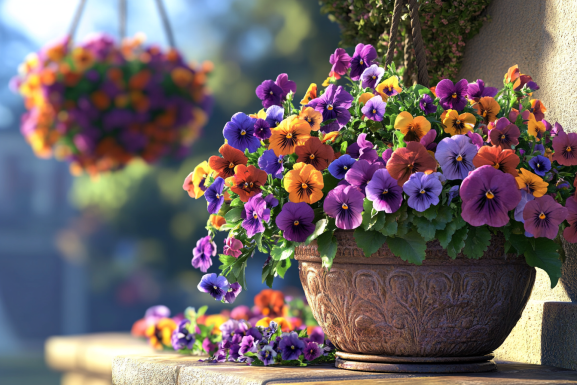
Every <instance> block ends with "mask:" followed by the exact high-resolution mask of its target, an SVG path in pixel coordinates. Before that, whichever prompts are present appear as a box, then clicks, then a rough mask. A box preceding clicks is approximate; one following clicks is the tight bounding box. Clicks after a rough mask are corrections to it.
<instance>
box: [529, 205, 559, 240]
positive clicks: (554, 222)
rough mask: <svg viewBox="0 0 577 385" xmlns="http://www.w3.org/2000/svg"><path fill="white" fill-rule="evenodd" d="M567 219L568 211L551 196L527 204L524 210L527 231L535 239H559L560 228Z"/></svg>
mask: <svg viewBox="0 0 577 385" xmlns="http://www.w3.org/2000/svg"><path fill="white" fill-rule="evenodd" d="M566 217H567V209H566V208H565V207H563V206H561V205H560V204H559V203H557V202H556V201H555V199H553V198H552V197H551V196H550V195H544V196H542V197H540V198H535V199H534V200H532V201H529V202H527V204H526V205H525V209H524V210H523V219H524V220H525V231H527V232H528V233H531V234H533V236H534V237H535V238H539V237H545V238H549V239H555V238H557V233H558V232H559V226H560V225H561V223H562V222H563V221H564V220H565V218H566Z"/></svg>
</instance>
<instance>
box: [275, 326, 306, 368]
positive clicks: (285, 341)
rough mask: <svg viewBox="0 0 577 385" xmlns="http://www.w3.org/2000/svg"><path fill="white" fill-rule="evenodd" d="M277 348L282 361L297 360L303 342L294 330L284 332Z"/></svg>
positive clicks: (301, 351)
mask: <svg viewBox="0 0 577 385" xmlns="http://www.w3.org/2000/svg"><path fill="white" fill-rule="evenodd" d="M278 348H279V350H280V353H281V357H282V359H283V360H284V361H290V360H298V358H299V357H300V355H301V354H302V353H303V350H304V348H305V343H304V342H302V341H301V340H300V338H299V336H298V334H297V333H296V332H290V333H284V334H283V336H282V339H281V341H280V343H279V344H278Z"/></svg>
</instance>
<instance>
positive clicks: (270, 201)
mask: <svg viewBox="0 0 577 385" xmlns="http://www.w3.org/2000/svg"><path fill="white" fill-rule="evenodd" d="M264 201H265V202H266V207H268V208H269V209H272V208H273V207H277V206H278V199H276V198H275V197H274V195H272V194H269V195H267V196H265V197H264Z"/></svg>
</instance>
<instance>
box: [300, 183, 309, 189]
mask: <svg viewBox="0 0 577 385" xmlns="http://www.w3.org/2000/svg"><path fill="white" fill-rule="evenodd" d="M301 187H302V188H303V189H305V188H307V187H309V186H308V185H307V184H306V183H303V184H301Z"/></svg>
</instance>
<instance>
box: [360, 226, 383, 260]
mask: <svg viewBox="0 0 577 385" xmlns="http://www.w3.org/2000/svg"><path fill="white" fill-rule="evenodd" d="M354 237H355V240H356V241H357V246H358V247H360V248H361V249H362V250H363V252H364V254H365V257H370V256H371V255H373V254H374V253H376V252H377V251H378V250H379V249H380V248H381V246H382V245H383V244H384V243H385V241H386V240H387V237H386V236H384V235H383V234H381V233H379V232H377V231H367V230H364V229H363V228H362V227H358V228H357V229H356V230H355V233H354Z"/></svg>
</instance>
